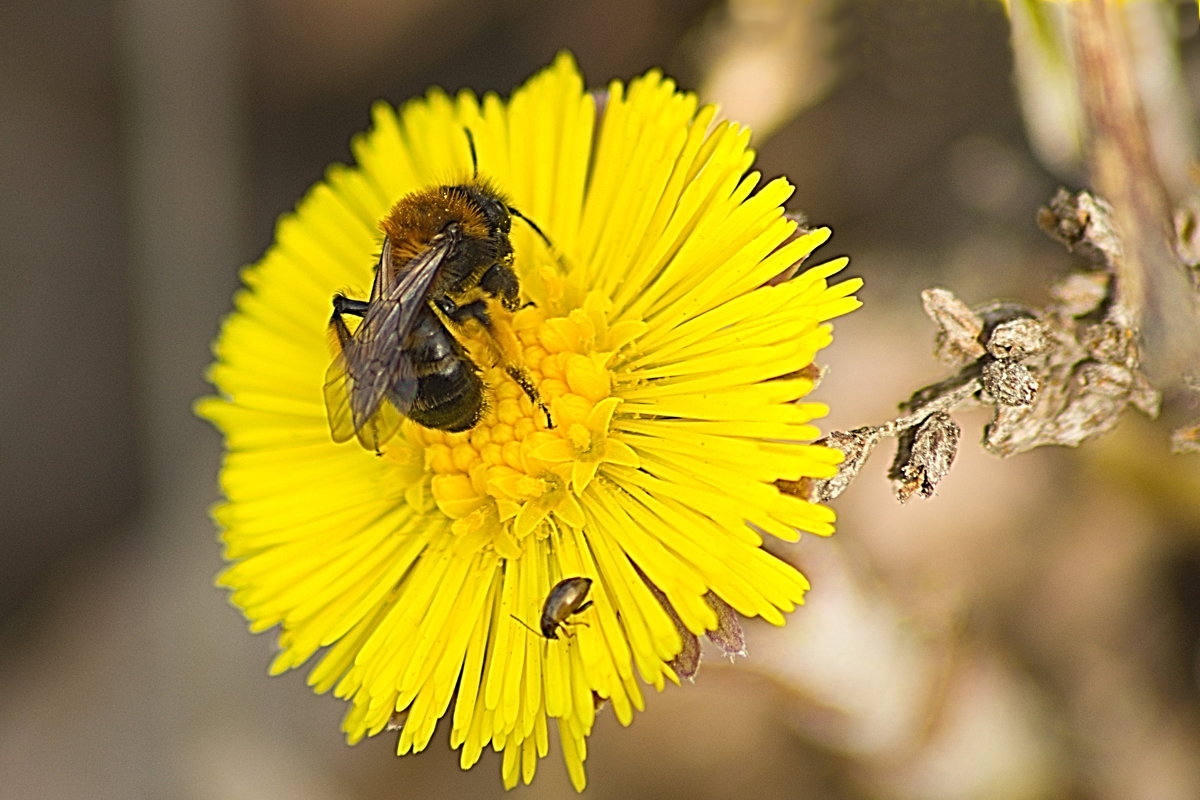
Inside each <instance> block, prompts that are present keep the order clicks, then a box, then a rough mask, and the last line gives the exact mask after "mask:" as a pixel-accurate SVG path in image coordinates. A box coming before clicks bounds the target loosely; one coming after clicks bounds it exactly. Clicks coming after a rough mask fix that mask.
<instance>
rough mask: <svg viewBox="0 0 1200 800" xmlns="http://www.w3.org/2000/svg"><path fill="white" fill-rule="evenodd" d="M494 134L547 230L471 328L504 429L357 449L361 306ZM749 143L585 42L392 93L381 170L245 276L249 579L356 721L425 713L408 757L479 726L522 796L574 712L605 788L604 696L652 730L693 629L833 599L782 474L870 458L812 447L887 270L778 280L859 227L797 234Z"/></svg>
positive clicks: (822, 529)
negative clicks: (509, 295) (399, 227)
mask: <svg viewBox="0 0 1200 800" xmlns="http://www.w3.org/2000/svg"><path fill="white" fill-rule="evenodd" d="M464 128H466V129H468V130H470V131H471V133H472V138H473V139H474V142H475V145H476V147H477V152H478V171H479V173H480V175H483V176H486V178H487V179H488V180H489V181H491V182H492V183H494V185H495V186H497V187H499V188H500V189H501V190H502V191H503V192H504V194H505V196H506V197H508V198H509V199H510V201H511V203H512V204H513V207H514V208H517V209H519V210H520V212H521V214H522V215H523V216H524V217H525V218H527V219H528V220H530V221H533V222H535V223H536V226H537V229H540V230H541V231H543V232H544V233H545V238H544V239H543V238H542V237H540V236H539V235H538V232H537V229H535V228H534V227H533V225H529V224H524V223H522V222H521V221H520V220H519V219H518V220H514V222H513V227H512V231H511V238H512V245H513V249H514V251H515V254H516V257H515V263H514V267H515V270H516V272H517V274H518V276H519V279H520V286H521V303H520V304H518V305H519V306H520V307H519V308H518V309H517V310H515V311H509V310H506V309H505V308H503V307H501V305H500V304H499V303H492V304H491V305H489V308H488V315H489V320H490V323H491V324H490V328H489V329H484V328H483V327H481V326H479V325H474V326H472V325H463V326H461V327H458V326H456V329H455V333H454V335H455V336H456V339H458V340H459V341H460V342H461V344H462V346H463V347H464V348H465V350H466V353H467V355H468V356H469V357H470V359H471V361H472V363H474V364H476V365H477V366H478V369H479V371H480V374H481V377H482V379H483V383H484V385H485V386H486V388H487V398H486V402H485V404H484V407H483V412H482V417H481V418H480V419H479V421H478V423H477V424H475V425H474V426H473V427H470V428H469V429H467V430H463V431H460V432H447V431H444V430H438V429H433V428H425V427H421V426H420V425H417V424H415V423H413V422H412V421H411V420H409V419H405V420H403V422H402V423H401V425H400V427H399V429H398V431H397V433H396V434H395V435H394V436H393V437H391V438H389V439H387V440H386V441H383V442H380V443H379V445H378V453H376V452H373V451H372V450H370V449H364V448H363V447H362V446H360V445H359V443H358V442H355V441H353V440H351V441H348V442H343V443H341V444H336V443H334V441H333V440H332V438H331V435H330V429H329V423H328V422H327V417H326V408H325V400H324V396H323V383H324V380H325V374H326V370H327V368H328V367H329V364H330V361H331V359H332V358H333V355H331V353H330V350H329V347H328V342H327V336H326V331H325V327H326V323H327V322H328V320H329V316H330V310H331V306H330V303H331V298H332V297H333V295H334V294H335V293H337V292H344V293H345V294H346V296H348V297H357V298H363V299H365V298H366V297H367V296H368V289H369V287H370V285H371V281H372V268H373V265H374V259H373V257H372V256H373V254H376V253H379V251H380V246H381V240H382V235H383V234H382V232H381V230H380V228H379V222H380V219H381V218H382V217H383V216H384V215H385V213H387V211H388V209H389V208H390V207H391V206H392V204H393V203H394V202H395V201H396V200H397V199H398V198H400V197H403V196H406V195H408V194H409V193H411V192H414V191H418V190H422V189H424V188H427V187H430V186H438V185H445V184H446V183H447V181H454V180H462V179H463V178H464V177H466V176H471V174H472V162H471V152H470V148H469V147H468V146H467V143H466V138H465V137H464V136H463V133H462V132H463V129H464ZM748 139H749V134H748V132H747V131H746V130H744V129H743V128H741V127H739V126H738V125H736V124H734V123H731V122H727V121H721V120H719V119H718V118H717V115H716V111H715V110H714V109H713V108H711V107H700V106H698V103H697V101H696V98H695V97H694V96H693V95H691V94H686V93H681V92H679V91H677V90H676V88H675V86H674V84H673V83H672V82H671V81H669V80H668V79H665V78H664V77H663V76H662V75H661V74H659V73H658V72H651V73H649V74H647V75H645V76H644V77H642V78H638V79H636V80H634V81H632V82H630V84H629V85H628V86H625V85H623V84H621V83H618V82H614V83H612V84H611V85H610V86H609V88H608V95H607V100H606V102H605V104H604V107H603V110H602V112H600V113H598V112H597V108H596V104H595V101H594V98H593V97H592V96H591V95H589V94H587V93H586V92H585V91H584V87H583V84H582V80H581V78H580V76H579V73H578V71H577V69H576V67H575V65H574V62H573V61H572V60H571V59H570V58H569V57H568V56H565V55H564V56H560V57H559V58H558V59H557V60H556V61H555V63H554V64H553V65H552V66H551V67H549V68H547V69H546V70H545V71H543V72H542V73H540V74H538V75H536V76H535V77H534V78H532V79H531V80H530V81H529V82H528V83H526V84H525V85H524V86H523V87H522V88H520V89H519V90H517V92H516V93H515V94H514V95H513V96H512V98H511V99H510V100H508V101H504V100H501V99H500V98H498V97H496V96H494V95H487V96H485V97H483V98H482V99H479V98H477V97H476V96H475V95H473V94H471V93H469V92H461V93H459V94H457V95H455V96H454V97H451V96H448V95H447V94H445V93H443V92H441V91H437V90H434V91H431V92H430V93H429V94H428V95H426V96H425V97H424V98H421V99H419V100H416V101H413V102H411V103H409V104H407V105H405V106H403V107H401V108H400V109H399V110H397V109H394V108H392V107H390V106H387V105H379V106H377V107H376V108H375V109H374V128H373V129H372V130H371V131H370V132H369V133H367V134H365V135H363V136H360V137H359V138H357V139H356V140H355V142H354V154H355V157H356V159H357V161H358V165H357V166H355V167H334V168H331V169H330V171H329V173H328V175H327V177H326V179H325V181H323V182H321V183H319V184H317V185H316V186H315V187H313V189H312V190H311V191H310V192H309V194H308V195H307V196H306V197H305V199H304V200H303V201H302V202H301V203H300V205H299V206H298V208H297V210H296V212H295V213H294V214H292V215H290V216H287V217H285V218H284V219H282V220H281V222H280V223H279V229H278V235H277V240H276V243H275V245H274V246H273V247H272V248H271V249H270V250H269V251H268V253H267V254H266V256H265V257H264V258H263V259H262V261H260V262H259V263H258V264H255V265H254V266H252V267H250V268H248V269H247V270H246V271H245V273H244V281H245V284H246V288H244V289H243V290H242V291H241V292H239V294H238V295H237V299H236V310H235V311H234V313H233V314H232V315H231V316H230V317H229V319H228V320H227V321H226V323H225V326H224V329H223V331H222V333H221V336H220V338H219V339H218V341H217V344H216V356H217V360H216V363H215V364H214V365H213V367H212V370H211V379H212V381H213V383H214V384H215V385H216V386H217V387H218V389H219V390H220V393H221V396H220V397H214V398H207V399H205V400H203V401H201V403H200V405H199V411H200V413H201V414H202V415H203V416H205V417H207V418H208V419H210V420H212V421H213V422H214V423H215V424H216V425H217V426H218V427H219V428H220V429H221V430H222V431H223V432H224V434H225V438H226V445H227V455H226V458H225V464H224V467H223V470H222V473H221V478H222V488H223V490H224V493H225V495H226V497H227V501H226V502H225V503H224V505H222V506H221V507H219V508H218V509H217V511H216V518H217V520H218V522H219V523H220V525H221V526H222V527H223V528H224V534H223V540H224V543H225V554H226V558H227V559H228V560H229V561H230V562H232V563H231V565H230V566H229V567H228V568H227V569H226V570H225V571H224V572H223V573H222V575H221V576H220V579H219V582H220V584H222V585H224V586H227V587H229V588H230V589H231V590H232V600H233V602H234V603H235V604H236V605H237V606H238V607H240V608H241V609H242V610H243V611H244V612H245V614H246V616H247V617H248V618H249V620H250V624H251V629H252V630H255V631H262V630H266V629H269V628H273V627H278V628H279V634H278V638H279V644H280V652H279V655H278V657H277V658H276V659H275V661H274V663H273V665H272V671H273V672H276V673H277V672H282V671H284V670H287V669H291V668H294V667H298V666H300V665H301V664H303V663H305V662H307V661H308V660H309V659H312V658H313V657H314V656H316V657H317V661H316V664H315V666H313V668H312V670H311V672H310V673H309V681H310V683H311V684H312V686H313V687H314V688H315V689H316V690H317V691H319V692H325V691H329V690H333V691H334V693H335V694H336V695H337V696H339V697H343V698H345V699H347V700H348V701H349V702H350V709H349V712H348V713H347V716H346V719H345V721H344V728H345V731H346V733H347V736H348V737H349V739H350V740H351V741H357V740H359V739H361V738H363V737H364V736H370V735H374V734H377V733H379V732H380V731H382V730H384V729H385V728H388V727H389V726H391V727H395V726H396V725H397V724H399V725H400V726H401V727H400V733H399V745H398V750H399V752H400V753H405V752H408V751H417V750H421V749H423V748H425V747H426V746H427V744H428V743H429V741H430V739H431V737H432V735H433V733H434V729H435V726H436V724H437V722H438V721H439V719H441V718H442V717H443V716H447V715H449V716H450V718H451V728H450V731H449V736H450V742H451V745H452V746H454V747H456V748H461V753H462V755H461V763H462V765H463V767H464V768H466V767H469V766H471V765H472V764H474V763H475V762H476V761H477V760H478V759H479V757H480V753H481V751H482V750H483V748H484V747H485V746H486V745H489V744H490V745H492V746H493V747H494V748H495V749H496V750H499V751H501V752H502V754H503V761H502V775H503V779H504V782H505V784H506V785H508V786H512V785H514V784H515V783H516V782H517V780H518V779H519V778H523V779H524V780H525V781H526V782H528V781H529V780H530V779H531V778H532V776H533V772H534V769H535V766H536V762H537V759H538V758H540V757H541V756H544V755H545V754H546V752H547V747H548V739H549V735H550V726H549V721H550V720H552V719H553V720H554V721H555V722H556V723H557V730H558V736H559V739H560V741H561V744H562V750H563V755H564V757H565V760H566V763H567V767H568V771H569V773H570V775H571V778H572V781H573V782H574V783H575V785H576V787H578V788H582V786H583V783H584V773H583V761H584V758H585V754H586V737H587V735H588V733H589V732H590V731H591V728H592V724H593V721H594V718H595V714H596V709H597V707H598V705H599V704H600V702H601V701H608V703H610V704H611V706H612V708H613V710H614V712H615V714H616V716H617V718H618V719H619V720H620V721H621V722H622V723H624V724H628V723H629V722H630V721H631V719H632V715H633V711H634V709H640V708H642V706H643V694H642V685H643V684H648V685H650V686H653V687H654V688H655V689H661V688H662V687H663V686H664V685H665V683H666V682H667V681H677V680H678V674H677V672H676V668H675V667H674V666H673V664H676V665H677V664H678V662H677V661H675V659H676V658H677V657H678V656H679V655H680V653H681V651H682V650H683V649H684V647H685V644H687V643H686V642H685V639H687V638H688V637H689V636H690V637H694V636H696V635H701V634H704V633H705V632H709V631H714V630H717V629H719V628H720V627H721V626H722V624H723V623H722V618H723V617H724V616H727V609H728V607H732V609H734V610H735V611H737V612H738V613H740V614H742V615H744V616H748V617H755V616H757V617H761V618H763V619H765V620H767V621H768V622H771V623H775V624H781V623H782V622H783V620H784V614H785V613H786V612H788V611H791V610H792V609H793V608H794V606H795V604H797V603H799V602H801V601H802V599H803V595H804V592H805V590H806V588H807V582H806V581H805V579H804V577H803V576H802V575H801V574H800V573H798V572H797V571H796V570H795V569H793V568H792V567H791V566H789V565H788V564H786V563H784V562H782V561H780V560H778V559H776V558H775V557H773V556H771V555H770V554H768V553H767V552H766V551H765V550H763V549H762V547H761V545H762V542H763V536H764V535H765V534H767V535H771V536H775V537H778V538H782V539H787V540H794V539H795V538H797V536H798V535H799V531H802V530H803V531H811V532H814V533H818V534H827V533H830V532H832V530H833V527H832V526H833V513H832V512H831V511H830V510H828V509H827V508H824V507H822V506H819V505H814V504H810V503H808V502H806V501H804V500H802V499H800V498H798V497H795V496H793V495H791V494H788V493H785V492H783V491H781V490H780V489H779V488H778V486H779V485H782V484H777V482H787V481H799V480H803V479H804V478H808V477H828V476H829V475H831V474H833V473H834V472H835V470H836V464H837V463H838V461H839V460H840V458H841V456H840V454H839V453H838V452H837V451H834V450H831V449H827V448H824V447H821V446H815V445H812V444H806V443H805V442H809V441H811V440H813V439H814V438H816V437H817V436H818V435H819V434H818V432H817V429H816V428H815V427H813V426H812V424H811V421H812V420H813V419H814V418H816V417H819V416H821V415H823V414H824V413H825V407H824V406H822V405H820V404H818V403H811V402H802V398H804V397H805V395H806V394H807V393H808V392H809V390H810V389H811V388H812V379H811V373H810V371H806V370H805V368H806V367H807V366H808V365H810V364H811V363H812V360H813V357H814V355H815V354H816V352H817V351H818V350H820V349H821V348H822V347H824V346H825V345H826V344H828V343H829V341H830V338H831V334H830V328H829V326H828V324H826V321H827V320H829V319H831V318H832V317H835V316H838V315H840V314H844V313H846V312H848V311H850V310H852V309H853V308H855V307H857V305H858V303H857V301H856V300H855V299H854V298H853V297H851V296H850V295H851V292H853V291H854V290H855V289H856V288H857V287H858V285H859V282H858V281H854V280H851V281H845V282H843V283H841V284H838V285H835V286H829V285H827V282H826V279H827V278H828V277H829V276H830V275H832V274H833V273H835V272H837V271H838V270H839V269H840V268H841V267H842V266H843V265H844V261H841V260H840V261H836V262H831V263H828V264H825V265H822V266H818V267H815V268H812V269H809V270H807V271H805V272H802V273H800V274H799V275H798V276H797V277H795V278H792V279H791V280H787V281H783V282H776V285H768V284H769V282H772V279H773V278H775V277H776V276H778V275H780V274H781V273H786V272H787V271H788V270H789V269H790V268H792V267H793V265H795V264H797V263H798V262H799V261H800V260H802V259H803V258H804V257H805V256H806V255H808V254H809V253H810V252H811V251H812V249H813V248H815V247H816V246H817V245H819V244H820V243H822V242H823V241H824V240H825V239H826V238H827V237H828V231H827V230H824V229H820V230H816V231H812V232H808V233H806V234H804V235H796V234H795V228H796V224H795V222H793V221H791V220H789V219H788V218H787V217H785V216H784V213H783V210H782V203H783V202H784V201H785V200H786V199H787V197H788V196H789V194H790V193H791V187H790V186H789V184H788V183H787V182H786V181H785V180H783V179H777V180H774V181H770V182H768V183H766V184H765V185H763V186H761V187H759V186H758V184H759V175H758V174H757V173H754V172H749V171H748V170H749V168H750V166H751V163H752V159H753V153H752V152H751V151H750V150H749V149H748V148H747V145H748ZM501 354H507V355H506V356H505V357H500V356H501ZM508 360H514V361H516V362H518V363H519V365H520V369H521V370H522V371H523V372H522V374H523V375H525V376H526V380H527V381H528V382H529V383H530V384H532V386H533V387H534V389H535V390H536V395H535V396H536V397H539V398H540V400H541V403H542V405H544V408H542V407H539V404H537V403H535V402H534V401H533V399H531V393H530V392H529V391H526V390H525V389H524V388H523V387H522V386H521V385H520V383H519V382H518V381H517V380H516V379H514V377H513V374H514V373H513V372H512V371H511V370H509V369H507V364H506V362H507V361H508ZM572 577H579V578H588V579H590V580H591V585H590V592H588V594H587V600H590V601H591V604H590V605H587V604H586V603H585V602H584V598H583V597H581V596H575V597H572V598H571V599H572V600H573V601H575V602H573V603H572V604H571V605H570V606H569V607H563V608H559V609H550V608H547V609H546V611H547V613H550V612H551V611H557V612H561V613H559V616H561V617H562V619H561V620H558V621H562V622H565V623H566V625H565V626H563V627H561V628H559V629H558V630H561V634H560V636H559V638H557V639H554V640H548V639H544V638H542V637H539V636H536V635H534V634H533V633H531V632H530V631H529V630H526V629H525V628H524V627H522V624H520V623H524V624H525V626H526V627H529V628H533V629H537V627H538V623H539V619H540V617H541V615H542V612H543V606H544V604H545V602H546V599H547V595H548V593H549V592H550V589H551V587H553V586H555V585H556V584H558V583H559V582H560V581H561V580H564V579H567V578H572ZM574 586H575V587H576V588H586V587H587V584H586V583H584V582H580V583H578V584H574ZM514 618H515V619H514ZM692 644H693V645H694V641H693V642H692ZM318 654H319V655H318ZM639 679H640V680H639Z"/></svg>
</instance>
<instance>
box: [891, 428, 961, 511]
mask: <svg viewBox="0 0 1200 800" xmlns="http://www.w3.org/2000/svg"><path fill="white" fill-rule="evenodd" d="M961 433H962V429H961V428H959V427H958V423H957V422H955V421H954V420H953V419H951V417H950V415H949V414H947V413H945V412H944V411H939V412H937V413H935V414H931V415H930V416H929V418H928V419H926V420H925V421H924V422H922V423H921V424H920V425H919V426H917V427H916V428H912V429H910V430H908V431H905V434H904V435H903V436H901V437H900V443H899V447H898V448H897V450H896V460H895V461H894V462H893V463H892V469H891V471H890V473H889V475H890V477H891V478H892V479H893V481H894V486H895V490H896V499H898V500H899V501H900V502H901V503H904V502H907V501H908V498H910V497H912V496H913V495H914V494H916V493H918V492H919V493H920V494H921V496H922V497H932V496H933V493H934V491H935V490H936V489H937V485H938V484H939V483H941V480H942V478H944V477H945V476H946V473H947V472H949V471H950V465H951V464H953V463H954V456H955V455H956V454H957V453H958V439H959V436H960V435H961Z"/></svg>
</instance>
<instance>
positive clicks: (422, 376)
mask: <svg viewBox="0 0 1200 800" xmlns="http://www.w3.org/2000/svg"><path fill="white" fill-rule="evenodd" d="M410 342H411V347H412V360H413V364H414V366H415V369H416V373H417V376H416V377H417V389H416V396H415V397H414V398H413V402H412V407H411V408H410V409H409V411H408V417H409V418H410V419H411V420H412V421H413V422H415V423H417V424H418V425H424V426H425V427H426V428H437V429H439V430H443V431H451V432H453V431H465V430H467V429H468V428H472V427H474V426H475V424H476V423H477V422H479V418H480V417H481V416H482V415H483V380H482V379H481V378H480V377H479V371H478V370H477V369H476V368H475V364H474V363H473V362H472V361H471V359H470V356H468V355H467V352H466V351H465V350H464V349H463V347H462V345H461V344H459V343H458V341H457V340H456V339H455V338H454V337H453V336H451V335H450V332H449V331H448V330H446V328H445V327H444V326H443V325H442V323H441V321H440V320H439V319H438V318H437V317H435V316H433V315H432V314H429V315H426V316H424V317H423V318H422V319H421V320H419V321H418V322H417V324H416V326H415V327H414V328H413V331H412V334H411V339H410Z"/></svg>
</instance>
